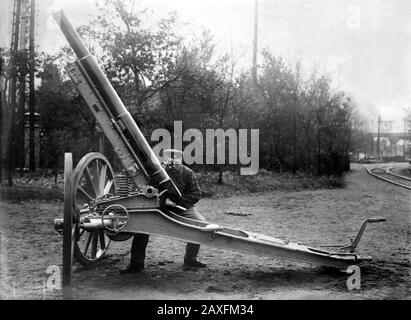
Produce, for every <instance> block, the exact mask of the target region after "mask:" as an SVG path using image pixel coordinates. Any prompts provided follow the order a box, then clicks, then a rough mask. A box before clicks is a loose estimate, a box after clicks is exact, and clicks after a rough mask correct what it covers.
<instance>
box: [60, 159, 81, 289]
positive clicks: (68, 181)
mask: <svg viewBox="0 0 411 320" xmlns="http://www.w3.org/2000/svg"><path fill="white" fill-rule="evenodd" d="M63 221H64V224H63V285H64V286H68V285H70V282H71V269H72V266H73V253H74V248H75V244H76V233H77V230H78V217H76V215H75V211H74V202H73V158H72V155H71V153H66V154H65V155H64V217H63Z"/></svg>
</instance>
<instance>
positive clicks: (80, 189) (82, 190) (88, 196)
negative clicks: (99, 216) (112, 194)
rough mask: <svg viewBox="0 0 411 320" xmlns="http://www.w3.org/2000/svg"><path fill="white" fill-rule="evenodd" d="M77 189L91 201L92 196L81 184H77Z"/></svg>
mask: <svg viewBox="0 0 411 320" xmlns="http://www.w3.org/2000/svg"><path fill="white" fill-rule="evenodd" d="M77 190H78V191H79V192H80V193H81V194H82V195H83V196H85V197H86V198H87V199H88V200H89V201H93V200H94V198H93V197H92V196H91V195H90V194H89V193H88V192H87V191H86V190H84V189H83V188H82V187H81V186H78V188H77Z"/></svg>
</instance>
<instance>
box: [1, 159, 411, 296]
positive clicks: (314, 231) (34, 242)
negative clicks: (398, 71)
mask: <svg viewBox="0 0 411 320" xmlns="http://www.w3.org/2000/svg"><path fill="white" fill-rule="evenodd" d="M352 169H353V170H352V171H351V172H350V173H348V174H347V175H346V178H345V179H346V187H345V188H343V189H327V190H315V191H275V192H264V193H255V194H250V195H241V196H233V197H229V198H207V199H203V200H201V202H200V204H199V206H198V208H199V210H200V211H201V212H202V213H203V215H204V216H205V217H206V219H207V220H209V221H211V222H215V223H219V224H221V225H226V226H231V227H237V228H240V229H243V230H247V231H252V232H257V233H262V234H266V235H270V236H274V237H278V238H282V239H284V240H291V241H297V242H301V243H304V244H308V245H313V246H316V245H320V244H330V243H331V244H334V243H340V242H342V243H346V242H349V237H353V236H354V235H355V233H356V231H357V230H358V228H359V226H360V223H361V221H362V220H363V219H365V218H368V217H380V216H382V217H386V218H387V222H385V223H378V224H370V225H369V226H368V227H367V230H366V232H365V234H364V237H363V239H362V242H361V243H360V246H359V248H358V251H359V252H360V253H364V254H368V255H371V256H373V260H372V261H371V262H366V263H363V264H361V265H360V267H361V289H360V290H353V291H349V290H348V289H347V285H346V281H347V277H348V276H347V275H346V274H344V273H340V272H338V271H334V270H330V269H326V268H323V267H318V266H311V265H307V264H302V263H297V262H289V261H280V260H272V259H268V258H264V257H257V256H251V255H246V254H242V253H238V252H235V251H223V250H215V249H211V248H207V247H205V246H203V247H202V248H201V251H200V256H201V259H202V260H203V261H204V262H206V263H207V264H208V268H206V269H200V270H198V271H195V270H185V269H184V268H183V264H182V259H183V254H184V247H185V244H184V243H182V242H179V241H173V240H169V239H165V238H160V237H151V238H150V243H149V247H148V250H147V259H146V270H145V271H144V272H143V273H141V274H137V275H120V274H119V270H120V269H122V268H124V267H125V266H126V265H127V263H128V261H129V251H130V245H131V240H128V241H126V242H112V243H111V245H110V246H111V247H110V249H109V254H108V256H107V258H105V259H104V261H102V263H101V264H100V265H99V266H98V267H96V268H94V269H89V270H86V269H84V268H82V267H81V266H77V267H76V270H75V272H74V275H73V298H75V299H410V297H411V295H410V283H411V281H410V280H411V277H410V270H411V268H410V262H411V261H410V258H411V255H410V250H411V246H410V233H411V213H410V209H411V202H410V201H411V194H410V191H409V190H406V189H403V188H399V187H396V186H393V185H390V184H388V183H385V182H383V181H380V180H378V179H376V178H374V177H372V176H370V175H368V174H367V173H366V171H365V170H364V169H363V166H362V165H355V164H353V165H352ZM227 211H237V212H242V213H249V214H250V215H246V216H233V215H228V214H225V212H227ZM62 212H63V211H62V203H61V201H54V202H43V201H31V202H30V201H25V202H11V201H7V202H0V232H1V234H0V237H1V238H0V259H1V260H0V298H2V299H44V298H45V299H60V298H61V291H59V290H54V291H52V290H50V289H49V288H50V287H48V286H47V283H46V285H44V281H45V280H46V279H47V278H46V277H48V276H49V275H48V274H47V273H46V270H47V268H48V267H49V266H53V265H57V266H60V265H61V259H62V258H61V257H62V248H61V247H62V236H60V235H59V234H57V233H56V232H55V230H54V227H53V219H54V218H57V217H61V216H62Z"/></svg>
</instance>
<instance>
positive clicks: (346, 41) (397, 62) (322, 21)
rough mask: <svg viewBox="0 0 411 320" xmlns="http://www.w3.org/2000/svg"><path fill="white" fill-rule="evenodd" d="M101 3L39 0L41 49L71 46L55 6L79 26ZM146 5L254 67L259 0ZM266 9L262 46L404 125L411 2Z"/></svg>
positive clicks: (279, 2) (410, 69) (5, 16)
mask: <svg viewBox="0 0 411 320" xmlns="http://www.w3.org/2000/svg"><path fill="white" fill-rule="evenodd" d="M94 1H95V0H37V7H38V8H37V11H38V14H37V25H36V27H37V30H36V31H37V32H36V33H37V39H36V41H37V45H38V46H39V50H43V51H48V52H53V51H56V50H57V49H58V48H59V46H61V45H64V44H65V43H66V42H65V39H64V38H63V36H62V34H61V33H60V31H59V30H57V29H55V28H53V25H52V24H51V23H50V15H49V14H50V12H51V8H53V7H54V6H58V7H60V8H62V9H64V10H65V11H66V13H67V15H68V16H69V18H70V19H71V20H72V22H73V24H75V25H79V24H82V23H87V22H88V21H89V20H90V19H91V17H92V16H93V13H94V12H95V4H94ZM12 3H13V0H0V13H1V16H0V28H1V29H0V45H1V46H5V45H6V46H9V45H10V39H9V34H10V26H11V11H12ZM139 6H148V7H150V8H152V9H153V10H154V11H155V12H156V13H158V15H159V16H163V15H165V14H166V12H168V11H171V10H175V11H177V13H178V15H179V16H180V17H181V18H182V19H183V20H184V21H187V22H189V23H190V25H191V26H192V28H193V29H194V30H199V29H200V28H201V27H205V28H207V29H210V30H211V32H212V33H213V34H214V35H215V39H216V41H218V42H219V44H220V50H229V48H230V47H231V45H232V46H233V48H234V51H235V52H238V54H240V53H241V54H242V55H243V60H242V63H243V64H244V66H245V67H248V65H250V64H251V54H252V46H251V45H252V40H253V17H254V12H253V11H254V0H136V1H135V7H136V8H138V7H139ZM259 14H260V24H259V47H260V48H262V47H269V48H270V49H271V50H272V52H274V53H275V54H278V55H282V56H285V57H286V58H287V59H288V60H290V61H296V60H297V59H301V61H302V63H303V65H304V66H305V68H306V69H307V70H310V69H312V68H314V67H315V66H316V67H317V68H319V70H320V71H322V72H327V73H328V74H330V75H331V76H332V79H333V83H334V86H335V87H336V88H339V89H342V90H345V91H347V92H348V93H350V94H352V95H353V96H354V97H355V99H356V100H357V101H358V104H359V107H360V110H361V111H362V112H363V113H364V114H365V115H366V116H367V117H368V118H369V119H376V118H377V115H378V114H379V113H380V114H381V115H382V118H383V120H395V121H396V123H395V124H394V130H395V131H401V130H402V127H403V125H402V117H403V109H404V108H407V107H409V108H411V1H410V0H345V1H344V0H259ZM247 64H248V65H247Z"/></svg>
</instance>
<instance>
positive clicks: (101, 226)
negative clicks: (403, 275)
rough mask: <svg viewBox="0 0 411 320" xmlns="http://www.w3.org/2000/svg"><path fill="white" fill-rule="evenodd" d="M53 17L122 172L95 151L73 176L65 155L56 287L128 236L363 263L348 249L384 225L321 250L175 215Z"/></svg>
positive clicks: (149, 158) (117, 107)
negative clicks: (74, 58)
mask: <svg viewBox="0 0 411 320" xmlns="http://www.w3.org/2000/svg"><path fill="white" fill-rule="evenodd" d="M54 17H55V20H56V21H57V23H58V25H59V26H60V28H61V31H62V32H63V34H64V35H65V37H66V39H67V41H68V42H69V44H70V46H71V48H72V49H73V51H74V53H75V54H76V56H77V61H75V62H74V63H70V64H69V65H68V66H67V68H66V70H67V72H68V74H69V76H70V78H71V79H72V81H73V82H74V84H75V85H76V87H77V88H78V90H79V91H80V93H81V95H82V96H83V98H84V100H85V102H86V104H87V105H88V107H89V108H90V110H91V112H92V113H93V115H94V116H95V118H96V120H97V123H98V124H99V126H100V128H101V129H102V131H103V132H104V134H105V136H106V137H107V139H108V141H109V142H110V143H111V145H112V146H113V149H114V151H115V153H116V154H117V156H118V158H119V159H120V161H121V164H122V167H123V169H124V171H125V173H126V174H120V175H118V176H115V174H114V172H113V169H112V167H111V165H110V163H109V162H108V161H107V159H106V158H105V157H104V156H103V155H102V154H100V153H96V152H94V153H89V154H87V155H86V156H84V157H83V158H82V159H81V160H80V162H79V163H78V164H77V166H76V167H75V169H73V163H72V155H71V154H70V153H66V154H65V163H64V215H63V219H61V218H60V219H56V220H55V228H56V229H57V230H58V231H60V232H61V233H62V234H63V284H65V285H68V284H69V283H70V280H71V271H72V265H73V262H74V260H77V261H78V262H80V263H81V264H83V265H93V264H95V263H97V262H99V261H100V260H101V259H102V258H103V257H104V255H105V254H106V252H107V250H108V248H109V244H110V241H124V240H127V239H129V238H130V237H131V236H132V235H133V234H135V233H145V234H154V235H159V236H164V237H169V238H172V239H178V240H181V241H185V242H191V243H197V244H201V245H206V246H211V247H215V248H220V249H226V250H237V251H240V252H244V253H247V254H252V255H261V256H267V257H272V258H280V259H286V260H296V261H301V262H306V263H311V264H316V265H323V266H330V267H335V268H338V269H340V270H346V268H347V267H348V266H350V265H353V264H358V263H360V262H361V261H364V260H371V257H370V256H363V255H359V254H357V253H355V249H356V247H357V245H358V242H359V240H360V238H361V236H362V234H363V232H364V229H365V226H366V225H367V223H371V222H380V221H384V220H385V219H384V218H374V219H367V220H366V221H364V223H363V226H362V228H361V229H360V231H359V233H358V234H357V236H356V237H355V241H354V242H352V243H351V244H350V245H345V246H344V245H337V246H333V247H335V249H334V250H332V251H329V250H325V249H322V247H320V248H314V247H310V246H306V245H303V244H300V243H294V242H289V241H284V240H281V239H278V238H274V237H270V236H266V235H262V234H257V233H253V232H248V231H244V230H240V229H236V228H230V227H224V226H220V225H217V224H212V223H208V222H203V221H196V220H192V219H188V218H185V217H183V216H182V215H179V213H181V211H182V210H184V208H181V207H178V206H170V205H168V204H167V203H166V202H165V201H163V200H164V199H166V198H170V199H172V200H175V202H177V203H178V199H179V198H180V197H181V193H180V190H178V188H177V187H176V186H175V185H174V183H173V182H172V180H171V179H170V177H169V176H168V174H167V172H166V171H165V170H164V169H163V168H162V166H161V164H160V161H159V159H158V158H157V156H156V155H155V154H154V152H153V151H152V149H151V147H150V146H149V144H148V142H147V141H146V139H145V137H144V135H143V134H142V132H141V131H140V129H139V127H138V126H137V124H136V123H135V121H134V119H133V118H132V116H131V115H130V113H129V112H128V110H127V109H126V108H125V106H124V104H123V103H122V101H121V99H120V98H119V96H118V95H117V93H116V91H115V90H114V88H113V87H112V85H111V84H110V82H109V80H108V79H107V77H106V76H105V74H104V73H103V71H102V70H101V68H100V67H99V65H98V63H97V60H96V59H95V58H94V57H93V56H91V54H90V53H89V51H88V49H87V48H86V47H85V45H84V44H83V42H82V40H81V38H80V36H79V35H78V34H77V32H76V31H75V29H74V28H73V26H72V25H71V24H70V22H69V20H68V19H67V17H66V15H65V14H64V13H63V12H62V11H57V12H55V13H54ZM132 186H134V187H132ZM330 247H332V246H330Z"/></svg>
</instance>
